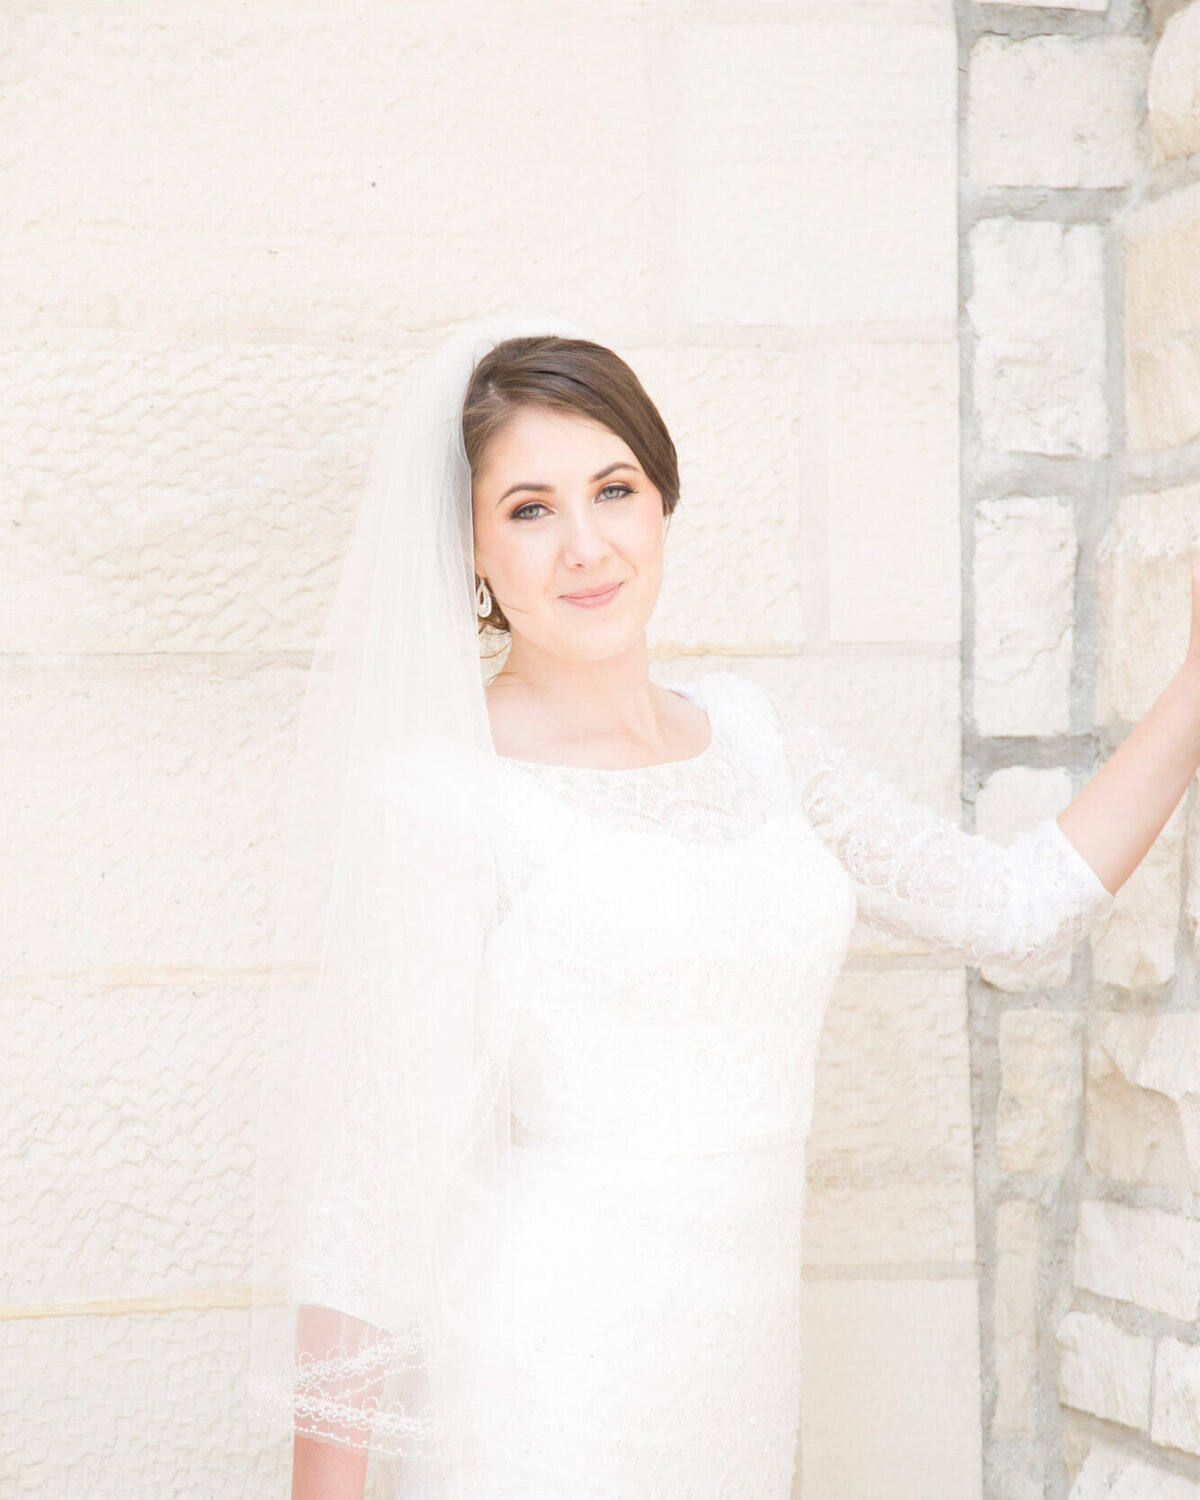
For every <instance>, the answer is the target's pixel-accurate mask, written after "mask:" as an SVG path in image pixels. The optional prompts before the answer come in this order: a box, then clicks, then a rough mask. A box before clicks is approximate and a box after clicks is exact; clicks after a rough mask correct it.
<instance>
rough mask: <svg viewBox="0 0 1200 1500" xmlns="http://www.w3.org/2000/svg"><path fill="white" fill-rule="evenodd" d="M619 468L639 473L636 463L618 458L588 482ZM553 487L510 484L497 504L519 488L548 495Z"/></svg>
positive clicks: (590, 482)
mask: <svg viewBox="0 0 1200 1500" xmlns="http://www.w3.org/2000/svg"><path fill="white" fill-rule="evenodd" d="M617 469H632V470H633V472H634V473H635V474H636V473H637V467H636V465H634V464H627V463H626V462H625V460H624V459H618V461H617V462H616V463H615V464H609V466H608V468H607V469H601V470H600V472H599V473H598V474H593V475H592V477H591V478H590V479H589V480H588V483H589V484H595V482H596V481H597V479H603V478H604V476H605V475H606V474H612V473H615V472H616V470H617ZM553 489H554V486H553V485H552V484H525V483H521V484H510V485H509V487H508V488H507V489H506V490H505V491H504V493H503V495H501V496H500V499H499V500H497V501H496V504H497V505H499V504H500V503H501V501H504V500H507V499H508V497H509V496H510V495H515V494H516V493H517V491H518V490H537V491H539V492H540V493H542V494H547V495H548V494H550V492H551V491H552V490H553Z"/></svg>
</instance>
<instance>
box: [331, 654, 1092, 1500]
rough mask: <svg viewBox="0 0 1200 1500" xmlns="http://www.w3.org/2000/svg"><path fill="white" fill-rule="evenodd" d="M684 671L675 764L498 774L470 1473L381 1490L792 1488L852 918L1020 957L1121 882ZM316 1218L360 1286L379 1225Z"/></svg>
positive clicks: (974, 954)
mask: <svg viewBox="0 0 1200 1500" xmlns="http://www.w3.org/2000/svg"><path fill="white" fill-rule="evenodd" d="M677 691H681V692H683V693H685V694H686V695H688V696H690V697H693V698H694V699H695V700H696V701H697V702H698V703H700V704H701V706H702V707H703V708H704V709H705V710H706V711H707V713H708V716H709V719H710V723H711V730H712V733H711V738H710V741H709V744H708V746H707V748H706V749H705V750H704V751H703V752H702V753H701V754H700V755H698V756H695V757H693V758H691V759H688V760H683V761H675V762H672V763H669V764H665V765H659V766H647V767H640V768H633V769H629V770H589V769H583V768H578V767H565V766H544V765H535V764H531V763H528V762H523V761H515V760H503V761H502V762H501V767H500V769H501V776H500V792H501V794H502V795H501V797H500V801H501V803H502V809H501V819H502V823H503V827H504V836H503V838H502V839H501V841H500V842H501V845H502V847H503V849H504V851H505V853H504V859H505V862H506V864H507V866H508V868H506V869H505V871H504V875H505V877H506V878H505V880H504V886H505V890H506V895H505V898H504V900H503V903H502V905H501V907H500V908H499V909H498V910H497V911H496V912H495V914H494V920H493V921H492V923H491V925H490V929H489V931H488V933H487V936H486V942H485V953H484V964H483V967H484V983H485V984H486V985H487V986H488V992H489V994H490V995H491V996H492V997H493V998H496V997H500V999H501V1000H502V1001H503V1002H504V1003H502V1004H501V1005H500V1006H499V1009H500V1010H501V1011H502V1012H503V1013H504V1014H506V1015H511V1016H512V1017H513V1022H512V1030H511V1035H510V1037H509V1040H508V1047H507V1055H506V1057H505V1060H504V1063H505V1082H506V1093H505V1097H504V1099H503V1101H502V1103H503V1104H505V1105H506V1106H507V1109H506V1111H505V1112H506V1113H507V1115H508V1131H509V1136H510V1139H511V1156H512V1162H511V1167H512V1175H511V1188H512V1196H511V1203H510V1213H509V1216H508V1217H507V1219H506V1220H505V1226H504V1228H503V1230H502V1231H500V1232H498V1233H497V1234H496V1237H495V1239H494V1240H491V1239H489V1240H488V1242H487V1246H486V1249H487V1257H488V1266H487V1270H486V1274H485V1275H484V1276H483V1278H482V1287H481V1290H480V1313H479V1317H478V1321H477V1323H475V1324H473V1327H475V1328H476V1329H477V1345H475V1346H474V1347H473V1348H472V1349H471V1350H470V1354H469V1361H470V1362H471V1364H472V1368H473V1374H472V1376H471V1379H472V1382H473V1385H472V1389H477V1390H478V1392H479V1399H478V1402H477V1404H476V1406H475V1408H474V1409H475V1412H476V1416H477V1422H476V1424H475V1426H474V1428H473V1430H471V1431H469V1432H467V1433H464V1434H463V1435H462V1449H461V1452H460V1454H459V1457H460V1458H461V1465H460V1472H459V1474H458V1475H457V1476H456V1478H455V1480H454V1483H453V1485H452V1486H449V1487H444V1488H437V1487H436V1486H433V1485H431V1484H430V1482H429V1479H428V1476H427V1475H422V1474H421V1473H420V1472H419V1471H418V1470H417V1469H415V1468H413V1467H412V1466H411V1465H410V1466H408V1467H407V1468H406V1467H404V1466H403V1465H402V1466H401V1470H400V1473H399V1476H398V1480H397V1483H398V1488H397V1489H396V1491H395V1494H396V1496H397V1497H398V1500H427V1497H428V1496H431V1495H434V1494H436V1495H437V1496H438V1500H442V1497H443V1496H444V1497H446V1500H450V1497H451V1496H452V1497H453V1500H460V1497H466V1496H469V1497H472V1500H562V1497H563V1496H565V1495H570V1496H572V1497H573V1500H587V1497H591V1500H613V1497H614V1496H621V1497H622V1500H651V1497H653V1500H787V1496H788V1495H789V1494H790V1491H791V1485H792V1476H793V1467H794V1458H795V1447H796V1435H797V1423H798V1410H799V1396H800V1372H801V1348H800V1327H801V1319H800V1299H801V1293H802V1276H801V1264H802V1223H803V1204H804V1190H805V1150H806V1142H807V1138H808V1132H809V1128H810V1125H811V1118H812V1107H813V1094H814V1078H815V1066H816V1057H817V1051H818V1046H819V1038H820V1032H821V1028H822V1024H823V1020H824V1014H825V1009H826V1005H827V1003H828V999H829V996H830V993H831V991H832V989H833V985H834V982H835V980H836V977H837V974H838V971H839V969H840V967H841V964H842V962H843V959H844V955H845V951H846V946H847V942H848V940H849V936H850V932H851V929H852V927H853V924H854V921H855V919H856V916H859V915H861V916H863V917H865V918H867V919H868V920H870V921H872V922H875V923H878V924H880V925H882V926H884V927H886V928H887V929H888V930H890V931H892V932H897V933H903V934H908V935H915V936H917V937H919V938H920V939H921V940H922V941H924V942H926V943H928V944H930V945H932V946H933V947H935V948H936V949H938V950H939V951H942V952H945V953H949V954H954V955H956V956H958V957H959V958H960V959H962V960H963V961H965V962H969V963H982V962H986V961H991V960H995V959H1002V960H1004V961H1005V962H1007V963H1009V964H1016V965H1019V964H1022V963H1029V964H1040V963H1042V962H1043V961H1045V960H1046V959H1047V958H1050V957H1052V956H1055V955H1057V954H1059V953H1062V952H1064V951H1065V950H1066V949H1068V948H1069V947H1070V945H1071V944H1072V943H1073V942H1074V941H1075V940H1076V939H1077V938H1078V937H1079V936H1080V935H1081V934H1082V933H1083V931H1084V930H1085V928H1086V926H1087V924H1088V922H1089V921H1090V920H1091V918H1092V917H1093V916H1094V915H1095V914H1096V913H1097V912H1098V911H1100V910H1102V909H1103V908H1104V907H1105V906H1106V905H1107V903H1108V902H1109V901H1110V899H1111V898H1110V897H1109V896H1108V893H1107V892H1106V891H1105V890H1104V888H1103V886H1102V885H1101V884H1100V882H1099V881H1098V879H1097V878H1096V876H1095V875H1094V873H1093V872H1092V871H1091V869H1090V868H1089V867H1088V866H1087V864H1086V863H1085V862H1084V861H1083V859H1082V858H1081V857H1080V856H1079V855H1078V853H1076V851H1075V850H1074V848H1073V847H1072V846H1071V845H1070V843H1069V842H1068V840H1067V839H1066V838H1065V836H1064V835H1063V834H1062V832H1061V831H1060V830H1059V828H1058V826H1057V824H1056V823H1054V822H1053V821H1049V822H1047V823H1045V824H1043V825H1042V826H1041V827H1040V828H1038V829H1036V830H1034V832H1033V833H1032V834H1030V835H1027V836H1026V837H1024V838H1022V839H1019V840H1017V841H1016V842H1015V843H1014V844H1013V845H1012V846H1011V847H1009V848H1002V847H1000V846H998V845H995V844H993V843H990V842H988V841H987V840H986V839H983V838H980V837H977V836H975V835H971V834H967V833H964V832H962V831H961V830H960V829H958V828H957V827H955V826H954V825H953V824H951V823H949V822H947V821H946V820H945V819H942V818H939V817H936V816H935V815H934V814H932V813H931V812H929V811H927V810H925V809H923V808H921V807H919V806H916V805H915V804H913V803H912V802H910V801H909V800H908V799H907V798H905V797H904V796H903V795H902V794H901V793H900V792H898V791H897V790H896V789H895V788H894V787H891V786H889V785H888V784H887V783H886V782H885V781H884V780H882V779H881V778H880V777H878V776H877V775H875V774H874V773H873V772H871V771H869V770H867V769H865V768H864V767H862V766H860V765H858V764H857V763H856V762H855V761H854V760H853V759H852V758H851V757H850V756H848V755H847V754H846V753H845V752H843V751H842V750H840V749H839V748H838V747H837V746H836V745H834V744H833V743H832V742H831V741H830V740H829V738H828V737H827V736H826V735H825V734H823V733H822V732H821V731H820V730H819V729H817V728H816V727H815V726H814V725H812V724H811V723H809V722H808V721H807V719H806V718H805V717H804V716H803V715H800V714H797V713H795V712H793V711H789V710H788V709H786V708H785V707H784V706H783V705H781V704H780V703H779V702H777V701H776V700H775V699H774V698H773V697H772V696H771V695H770V694H769V693H767V692H766V691H764V690H763V689H762V688H760V687H759V686H757V685H756V684H754V683H753V682H750V681H748V680H746V679H744V678H742V677H740V676H738V675H737V674H735V673H730V672H716V673H712V674H709V675H708V676H705V677H702V678H701V679H699V680H698V681H696V682H694V683H692V684H690V685H687V686H680V687H678V688H677ZM509 1002H511V1003H509ZM346 1142H347V1149H346V1150H345V1151H343V1152H342V1154H341V1155H337V1154H334V1155H332V1156H331V1158H330V1160H331V1162H333V1164H334V1166H335V1168H336V1170H335V1171H333V1172H332V1173H331V1174H330V1180H331V1181H334V1182H336V1183H338V1184H340V1185H341V1190H343V1191H344V1189H345V1186H346V1184H347V1183H348V1182H350V1181H351V1180H352V1178H353V1176H354V1172H355V1170H356V1168H355V1158H354V1149H353V1148H354V1147H355V1145H356V1141H355V1139H354V1138H352V1137H350V1136H347V1137H346ZM359 1160H360V1164H361V1160H362V1156H361V1152H360V1158H359ZM350 1196H351V1197H353V1196H354V1195H353V1194H351V1195H350ZM360 1196H361V1195H360ZM315 1219H316V1230H317V1232H316V1233H315V1234H314V1237H313V1257H314V1263H313V1273H314V1277H313V1279H314V1286H315V1287H317V1288H318V1289H320V1288H321V1287H322V1286H323V1285H332V1284H338V1285H341V1286H345V1285H346V1284H347V1281H349V1282H350V1283H351V1284H352V1285H353V1284H354V1274H355V1269H356V1266H357V1265H358V1263H359V1262H360V1261H361V1264H362V1265H363V1266H366V1267H369V1266H370V1262H371V1257H370V1254H369V1253H367V1252H366V1247H365V1246H364V1247H363V1253H362V1254H361V1255H360V1254H359V1251H358V1250H356V1243H359V1242H364V1241H366V1240H369V1239H370V1229H369V1225H367V1224H366V1222H365V1221H364V1220H362V1219H361V1218H360V1219H353V1218H352V1217H351V1216H350V1215H348V1214H347V1213H346V1212H344V1211H343V1210H342V1209H341V1208H340V1207H339V1189H338V1188H336V1187H335V1188H333V1189H331V1191H330V1192H329V1194H328V1196H327V1198H326V1199H325V1202H324V1211H323V1212H322V1209H321V1206H320V1205H318V1211H317V1214H316V1216H315ZM334 1263H336V1275H334V1274H333V1272H332V1271H331V1270H330V1269H329V1268H330V1267H331V1266H333V1265H334ZM325 1295H326V1294H325V1293H324V1292H321V1295H320V1297H319V1298H318V1300H321V1299H322V1298H324V1297H325Z"/></svg>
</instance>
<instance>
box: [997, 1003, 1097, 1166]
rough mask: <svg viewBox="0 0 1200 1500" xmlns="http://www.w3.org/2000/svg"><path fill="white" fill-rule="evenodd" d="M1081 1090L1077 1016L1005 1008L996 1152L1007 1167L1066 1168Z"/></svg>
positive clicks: (1001, 1026) (1002, 1024) (1048, 1011)
mask: <svg viewBox="0 0 1200 1500" xmlns="http://www.w3.org/2000/svg"><path fill="white" fill-rule="evenodd" d="M1080 1091H1081V1078H1080V1063H1079V1042H1078V1025H1077V1022H1076V1020H1075V1018H1074V1017H1073V1016H1070V1015H1063V1014H1062V1013H1061V1012H1059V1011H1051V1010H1008V1011H1005V1013H1004V1015H1003V1016H1002V1017H1001V1019H1000V1097H999V1099H998V1101H997V1104H996V1155H997V1159H998V1160H999V1163H1000V1166H1001V1167H1002V1168H1003V1169H1004V1171H1006V1172H1044V1173H1056V1172H1060V1171H1062V1169H1063V1168H1064V1166H1065V1165H1066V1163H1067V1161H1068V1159H1069V1157H1070V1155H1071V1151H1072V1145H1073V1141H1074V1137H1075V1122H1076V1118H1077V1115H1078V1108H1079V1096H1080Z"/></svg>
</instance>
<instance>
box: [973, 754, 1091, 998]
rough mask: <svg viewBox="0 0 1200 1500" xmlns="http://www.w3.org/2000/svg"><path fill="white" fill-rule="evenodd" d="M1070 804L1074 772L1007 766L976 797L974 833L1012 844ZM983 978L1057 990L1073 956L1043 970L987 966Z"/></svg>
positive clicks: (1006, 985) (1015, 987)
mask: <svg viewBox="0 0 1200 1500" xmlns="http://www.w3.org/2000/svg"><path fill="white" fill-rule="evenodd" d="M1070 800H1071V773H1070V772H1069V771H1067V770H1064V769H1062V768H1059V769H1056V770H1052V771H1040V770H1034V769H1033V768H1032V767H1030V766H1006V767H1004V768H1003V769H1002V770H999V771H996V772H994V773H993V774H992V775H991V776H989V777H988V779H987V781H986V782H985V784H984V785H983V786H982V787H981V788H980V790H979V794H978V796H977V797H976V798H975V829H976V832H978V833H981V834H982V835H983V836H984V837H985V838H989V839H994V840H995V841H996V842H997V843H1000V844H1008V843H1011V842H1012V840H1013V839H1014V838H1015V837H1016V835H1017V834H1019V833H1024V832H1026V831H1027V830H1029V829H1031V828H1035V827H1036V826H1037V825H1038V824H1039V823H1041V822H1043V821H1044V820H1045V819H1046V818H1053V817H1055V816H1057V814H1058V813H1060V812H1061V811H1062V810H1063V808H1064V807H1066V805H1067V803H1068V802H1070ZM980 973H981V974H982V975H983V977H984V979H986V980H987V982H988V983H989V984H994V985H995V986H996V987H997V989H1002V990H1008V991H1010V992H1014V993H1015V992H1021V991H1024V990H1030V989H1035V988H1043V987H1044V988H1046V989H1054V988H1055V987H1056V986H1058V985H1063V984H1066V983H1067V981H1068V980H1069V979H1070V977H1071V955H1070V954H1068V955H1067V956H1066V957H1065V958H1062V959H1059V960H1058V961H1057V962H1055V963H1052V964H1048V965H1047V966H1046V967H1045V968H1044V969H1041V970H1036V971H1035V970H1030V969H1020V968H1013V967H1010V966H1008V965H1005V964H984V965H983V967H982V968H981V969H980Z"/></svg>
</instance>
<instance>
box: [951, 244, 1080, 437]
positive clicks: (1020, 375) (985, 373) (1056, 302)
mask: <svg viewBox="0 0 1200 1500" xmlns="http://www.w3.org/2000/svg"><path fill="white" fill-rule="evenodd" d="M970 243H971V266H972V276H973V279H974V290H973V291H972V293H971V296H970V299H969V301H968V303H967V314H968V317H969V318H970V322H971V327H972V329H973V330H974V334H975V341H976V342H975V359H974V379H975V407H976V410H977V411H978V413H979V420H980V427H981V432H982V437H983V441H984V443H985V444H987V446H988V447H990V448H995V449H999V450H1001V451H1005V452H1019V453H1045V454H1051V455H1062V456H1065V457H1072V456H1082V457H1085V458H1094V457H1097V456H1099V455H1100V454H1103V453H1104V452H1106V451H1107V448H1108V416H1107V408H1106V406H1105V399H1104V380H1105V365H1106V352H1105V349H1106V335H1105V293H1104V240H1103V231H1102V230H1101V229H1100V228H1099V227H1098V226H1096V225H1094V224H1074V225H1069V226H1066V225H1061V224H1052V223H1046V222H1041V223H1029V222H1023V221H1019V220H1017V219H984V220H982V221H981V222H980V223H978V224H976V226H975V227H974V229H972V231H971V237H970Z"/></svg>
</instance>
